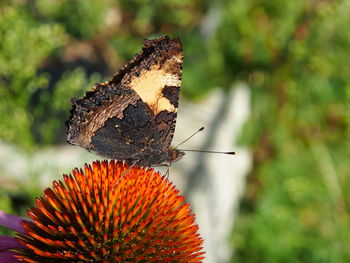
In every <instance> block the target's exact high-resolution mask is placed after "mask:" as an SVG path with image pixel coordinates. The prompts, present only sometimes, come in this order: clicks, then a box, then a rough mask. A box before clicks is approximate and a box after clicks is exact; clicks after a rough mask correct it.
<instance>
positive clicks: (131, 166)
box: [113, 160, 138, 188]
mask: <svg viewBox="0 0 350 263" xmlns="http://www.w3.org/2000/svg"><path fill="white" fill-rule="evenodd" d="M137 162H138V160H136V161H134V162H132V163H131V165H130V166H129V167H128V169H126V171H125V172H124V173H123V174H122V175H121V176H120V178H119V179H118V181H117V182H116V183H115V184H114V186H113V188H114V187H116V185H117V184H118V183H119V182H120V180H121V179H122V178H123V177H124V176H125V175H126V174H127V173H128V172H129V171H130V170H131V168H133V167H134V166H135V165H136V164H137Z"/></svg>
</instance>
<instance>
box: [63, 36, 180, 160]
mask: <svg viewBox="0 0 350 263" xmlns="http://www.w3.org/2000/svg"><path fill="white" fill-rule="evenodd" d="M182 64H183V49H182V44H181V41H180V39H179V38H174V39H171V38H170V37H169V36H167V35H165V36H163V37H160V38H157V39H153V40H147V39H146V40H144V42H143V47H142V50H141V52H140V53H138V54H136V55H135V56H134V57H133V59H132V60H131V61H130V62H129V63H127V64H126V65H125V66H124V67H123V68H121V69H120V70H119V71H117V72H116V73H115V75H114V76H113V78H112V80H110V81H107V82H104V83H99V84H96V85H95V87H94V88H93V90H92V91H88V92H86V93H85V96H84V97H82V98H73V99H71V103H72V109H71V116H70V119H69V120H68V121H67V122H66V125H67V126H68V131H67V141H68V142H69V143H70V144H73V145H78V146H81V147H84V148H86V149H87V150H88V151H90V152H92V153H95V154H97V155H100V156H102V157H105V158H111V159H118V160H124V161H125V162H126V163H129V164H137V165H140V166H160V165H167V166H169V165H170V163H171V162H174V161H176V160H178V159H179V158H180V157H182V156H183V155H184V152H183V151H181V150H178V149H176V148H174V147H171V146H170V144H171V142H172V139H173V135H174V131H175V124H176V115H177V109H178V101H179V93H180V87H181V77H182Z"/></svg>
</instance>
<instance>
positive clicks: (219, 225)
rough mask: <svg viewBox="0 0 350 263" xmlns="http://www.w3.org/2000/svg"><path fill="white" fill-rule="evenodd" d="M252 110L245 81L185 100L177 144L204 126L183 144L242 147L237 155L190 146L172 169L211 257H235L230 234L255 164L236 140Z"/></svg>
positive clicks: (212, 261) (221, 259) (224, 148)
mask: <svg viewBox="0 0 350 263" xmlns="http://www.w3.org/2000/svg"><path fill="white" fill-rule="evenodd" d="M249 114H250V91H249V89H248V87H247V86H245V85H243V84H239V85H237V86H236V87H234V88H232V89H231V91H229V92H227V93H225V92H224V91H222V90H220V89H217V90H215V91H213V92H212V93H211V94H209V95H208V96H207V99H205V100H203V101H201V102H200V103H198V104H195V103H189V102H183V101H180V107H179V113H178V121H177V128H176V132H175V134H176V138H175V139H174V141H175V143H173V145H176V143H177V142H181V140H183V139H185V138H187V137H188V136H190V135H191V134H192V133H193V132H195V131H196V130H198V128H200V127H202V126H204V127H205V130H204V131H202V132H200V133H199V134H197V135H196V136H194V137H193V138H191V140H189V141H188V142H186V143H185V144H184V145H181V147H179V148H180V149H198V150H218V151H235V152H236V155H233V156H231V155H223V154H208V153H193V152H188V153H186V155H185V156H184V158H183V159H182V160H180V161H179V162H177V163H175V164H174V165H173V166H174V169H172V172H171V174H170V179H171V180H173V181H175V184H177V185H178V186H180V188H182V190H183V192H184V194H185V195H186V198H187V200H188V201H190V203H191V207H192V209H193V210H194V213H195V214H196V218H197V223H198V225H199V232H200V233H201V236H202V238H203V239H204V251H205V252H206V255H205V256H206V260H205V262H210V263H215V262H229V260H230V257H231V255H232V245H230V243H229V239H230V237H231V235H232V227H233V223H234V218H235V212H236V210H237V208H238V205H239V200H240V197H241V195H242V193H243V191H244V187H245V177H246V175H247V174H248V172H249V170H250V168H251V165H252V155H251V153H250V152H249V151H248V150H247V149H245V148H242V147H238V146H237V144H236V140H237V138H238V136H239V135H240V132H241V130H242V127H243V125H244V123H245V121H246V120H247V119H248V117H249ZM174 170H175V171H174Z"/></svg>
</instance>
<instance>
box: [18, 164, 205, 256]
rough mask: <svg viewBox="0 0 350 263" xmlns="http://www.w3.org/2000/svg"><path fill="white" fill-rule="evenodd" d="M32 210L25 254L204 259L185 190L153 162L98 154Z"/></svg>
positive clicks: (22, 236) (24, 237) (26, 227)
mask: <svg viewBox="0 0 350 263" xmlns="http://www.w3.org/2000/svg"><path fill="white" fill-rule="evenodd" d="M63 181H64V183H63V182H61V181H59V182H53V187H52V188H50V189H46V190H45V191H44V197H41V198H38V199H37V201H36V207H34V208H32V209H30V210H28V215H29V216H30V217H31V219H32V220H33V222H28V221H25V222H23V223H22V226H23V228H24V230H25V233H26V234H18V235H17V239H18V241H19V242H20V243H21V244H23V246H24V247H25V248H23V249H18V250H17V251H16V257H17V259H18V260H20V261H23V262H29V263H38V262H47V263H59V262H83V261H84V262H85V261H86V262H98V263H107V262H111V263H113V262H201V260H202V259H203V258H204V256H203V254H204V252H201V250H202V247H201V245H202V239H201V238H200V237H199V234H198V233H197V230H198V226H197V225H195V224H194V215H193V214H191V210H190V207H189V205H188V204H185V203H184V197H183V196H180V195H179V191H178V190H177V189H176V187H175V186H174V185H172V184H171V183H170V182H169V181H168V180H167V178H165V177H162V176H161V175H160V174H159V173H156V172H154V170H153V169H146V168H141V167H131V168H130V166H128V165H125V164H124V163H123V162H116V161H110V162H109V163H108V162H107V161H103V162H98V161H97V162H94V163H93V164H92V165H91V166H90V165H85V167H84V169H74V170H73V172H72V175H64V176H63Z"/></svg>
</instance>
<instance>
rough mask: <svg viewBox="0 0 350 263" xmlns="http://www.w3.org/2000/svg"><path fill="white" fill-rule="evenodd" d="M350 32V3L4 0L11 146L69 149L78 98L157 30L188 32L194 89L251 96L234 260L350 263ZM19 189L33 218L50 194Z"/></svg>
mask: <svg viewBox="0 0 350 263" xmlns="http://www.w3.org/2000/svg"><path fill="white" fill-rule="evenodd" d="M349 28H350V2H349V1H345V0H344V1H330V0H310V1H304V0H285V1H278V0H270V1H262V0H233V1H229V0H218V1H209V0H206V1H205V0H202V1H200V0H193V1H190V0H154V1H150V0H149V1H147V0H132V1H130V0H120V1H117V0H100V1H95V0H75V1H70V0H56V1H45V0H31V1H29V0H28V1H26V0H16V1H6V0H3V1H1V2H0V116H1V119H0V142H1V143H5V144H10V145H15V146H16V147H18V148H19V149H21V150H23V151H24V152H26V153H27V154H28V155H30V154H31V153H33V152H35V151H36V150H38V149H41V148H42V147H47V146H50V145H60V144H63V143H65V135H66V130H65V129H66V128H65V125H64V122H65V121H66V120H67V119H68V117H69V110H70V104H69V98H71V97H76V96H81V95H82V94H83V92H84V91H85V90H88V89H90V87H91V86H92V85H93V84H94V83H96V82H99V81H101V80H103V81H105V80H107V79H108V78H110V76H112V75H113V73H114V72H115V71H116V69H117V68H119V67H120V66H122V65H123V64H124V63H125V62H127V61H129V60H130V58H131V57H132V56H133V55H134V54H135V53H136V52H138V51H139V50H140V48H141V45H142V40H143V39H144V38H152V37H156V36H160V35H163V34H169V35H170V36H172V37H174V36H179V37H180V38H181V40H182V42H183V45H184V50H185V62H184V72H183V86H182V94H183V96H184V97H187V98H188V99H192V100H200V99H201V98H202V97H204V96H205V95H206V94H207V93H208V92H209V91H210V90H211V89H213V88H214V87H221V88H222V89H224V90H225V91H228V90H229V89H230V88H231V87H232V86H233V84H234V83H237V82H242V81H243V82H245V83H247V84H248V85H249V87H250V88H251V92H252V115H251V118H250V120H249V122H248V123H247V125H246V127H245V129H244V131H243V133H242V136H241V138H240V142H241V144H242V145H245V146H247V147H249V148H250V149H251V150H252V152H253V160H254V163H253V170H252V171H251V174H250V175H249V176H248V184H247V189H246V192H245V195H244V197H243V200H242V202H241V207H240V212H239V217H238V219H237V220H236V223H235V228H234V231H233V233H232V248H233V249H234V251H235V253H234V257H233V258H232V262H244V263H250V262H251V263H256V262H266V263H271V262H272V263H273V262H293V263H294V262H308V263H323V262H324V263H328V262H334V263H338V262H350V245H349V244H350V219H349V205H350V195H349V194H350V188H349V186H350V182H349V181H350V172H349V171H350V169H349V168H348V167H347V166H348V165H347V164H346V163H347V162H348V161H347V160H349V156H350V111H349V103H350V58H349V57H350V30H349ZM2 168H3V167H0V175H1V179H2V180H4V178H6V174H4V172H3V171H1V170H2ZM22 173H23V176H32V175H28V174H26V170H23V171H22ZM233 176H234V175H233ZM17 183H18V184H19V186H18V185H17V187H16V190H13V188H9V189H8V188H6V187H2V188H1V189H0V209H3V210H6V211H7V212H10V211H13V212H16V213H22V214H23V213H24V207H26V205H27V204H28V203H31V202H32V200H33V199H34V197H35V194H36V193H38V192H40V191H41V190H40V189H39V188H36V187H35V186H30V187H29V188H30V189H29V190H28V186H24V185H23V186H21V185H20V182H17ZM21 189H22V190H23V189H25V191H22V192H21V191H20V190H21ZM19 192H20V193H19ZM23 193H26V194H23ZM28 199H29V200H30V201H26V200H28ZM21 205H22V206H21Z"/></svg>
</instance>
